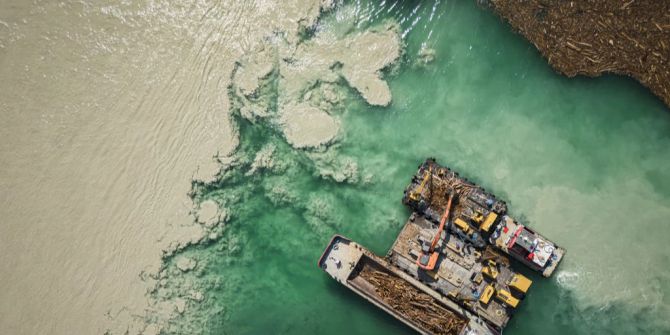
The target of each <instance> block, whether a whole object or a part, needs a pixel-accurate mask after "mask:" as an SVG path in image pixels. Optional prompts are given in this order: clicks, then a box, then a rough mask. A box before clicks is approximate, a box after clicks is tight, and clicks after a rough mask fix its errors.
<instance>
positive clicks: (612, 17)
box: [488, 0, 670, 106]
mask: <svg viewBox="0 0 670 335" xmlns="http://www.w3.org/2000/svg"><path fill="white" fill-rule="evenodd" d="M488 2H489V4H490V6H491V8H493V9H494V10H495V11H496V12H497V13H498V14H499V15H500V16H502V17H503V18H504V19H505V20H507V21H508V22H509V23H510V24H511V25H512V26H513V27H514V28H515V29H516V30H517V31H519V32H520V33H521V34H522V35H523V36H525V37H526V38H527V39H528V40H530V41H531V42H532V43H533V44H534V45H535V46H536V47H537V49H538V50H540V52H541V53H542V55H543V56H544V57H545V58H547V60H548V61H549V64H551V66H553V67H554V69H556V70H557V71H559V72H561V73H563V74H565V75H567V76H569V77H573V76H575V75H578V74H580V75H587V76H598V75H600V74H601V73H604V72H610V73H616V74H624V75H629V76H631V77H633V78H635V79H637V80H638V81H640V82H641V83H642V84H643V85H645V86H647V87H648V88H649V89H651V90H652V92H654V93H655V94H656V95H658V96H659V97H660V98H661V99H662V100H663V101H664V102H665V103H666V105H668V106H670V1H665V0H582V1H577V0H575V1H556V0H525V1H505V0H489V1H488Z"/></svg>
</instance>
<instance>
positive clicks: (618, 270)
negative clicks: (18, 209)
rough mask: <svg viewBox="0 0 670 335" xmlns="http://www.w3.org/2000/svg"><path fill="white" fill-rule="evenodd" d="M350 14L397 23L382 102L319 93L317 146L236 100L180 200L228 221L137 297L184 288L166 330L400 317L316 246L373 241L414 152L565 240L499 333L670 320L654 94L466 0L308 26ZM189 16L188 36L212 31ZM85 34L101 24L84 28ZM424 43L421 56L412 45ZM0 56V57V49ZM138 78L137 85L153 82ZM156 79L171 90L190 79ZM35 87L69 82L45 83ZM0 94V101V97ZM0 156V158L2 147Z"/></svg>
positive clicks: (665, 201) (669, 122) (667, 212)
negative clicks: (249, 116) (226, 161)
mask: <svg viewBox="0 0 670 335" xmlns="http://www.w3.org/2000/svg"><path fill="white" fill-rule="evenodd" d="M215 12H216V11H215ZM194 15H195V14H194ZM352 19H353V20H354V22H356V25H355V29H353V30H354V31H356V30H363V29H366V28H367V27H370V26H376V25H379V24H382V23H384V22H387V20H389V19H391V20H396V21H397V22H398V23H400V25H401V34H402V35H403V37H404V40H405V42H406V50H405V55H404V57H403V60H402V61H401V63H400V64H399V65H398V66H397V67H394V68H393V69H392V70H391V71H388V73H386V78H387V79H388V80H389V84H390V88H391V92H392V94H393V103H392V105H391V106H390V107H386V108H384V107H371V106H369V105H368V104H366V103H365V102H364V101H363V100H362V99H361V97H360V96H359V95H358V93H357V92H355V91H354V90H350V91H349V93H348V95H347V98H346V99H345V100H344V101H343V102H342V104H341V105H342V106H343V108H342V110H334V111H332V113H333V114H335V115H336V117H338V118H340V120H341V130H340V135H339V142H338V143H337V144H336V145H334V146H332V147H331V148H330V149H328V150H327V151H326V152H313V151H306V150H296V149H294V148H293V147H291V146H290V145H289V144H288V143H287V142H286V140H285V138H284V135H283V133H282V131H281V129H279V128H278V127H277V126H276V125H275V124H273V123H271V122H265V121H263V120H261V121H258V122H254V123H252V122H249V121H247V120H246V119H244V118H243V117H241V116H240V115H239V113H234V120H233V124H238V125H239V133H240V146H239V148H238V152H237V154H236V157H237V158H238V159H237V161H236V162H235V163H233V164H232V165H231V166H230V167H229V168H228V169H227V170H226V171H225V172H224V173H223V174H222V175H221V177H220V178H218V179H217V180H216V181H213V182H201V183H197V184H196V185H195V186H194V188H195V189H194V194H195V195H194V200H195V202H196V203H200V202H201V201H204V200H213V201H216V202H217V203H218V204H220V205H221V207H222V208H225V209H226V211H227V213H228V215H229V218H228V221H227V223H226V228H225V230H224V232H223V236H222V237H221V238H219V239H218V240H215V241H211V242H209V243H206V244H202V245H197V246H194V247H190V248H187V249H186V250H185V251H184V252H183V253H182V254H180V255H179V256H177V258H176V259H172V260H170V261H169V264H168V267H167V270H166V273H167V277H166V279H164V280H163V283H162V286H160V288H159V289H158V290H157V291H155V292H154V293H153V294H152V299H155V300H158V301H163V300H166V301H169V300H172V299H175V298H180V299H184V301H185V302H186V308H185V311H184V313H183V316H182V317H180V318H177V319H174V320H172V321H171V322H170V323H169V325H168V327H167V328H166V332H168V333H206V334H221V333H225V334H267V333H273V334H275V333H282V334H306V333H319V334H341V333H352V334H404V333H409V329H407V328H406V327H405V326H403V325H402V324H400V323H399V322H397V321H395V320H394V319H392V318H390V317H388V316H387V315H386V314H384V313H383V312H381V311H379V310H377V309H376V308H374V307H372V306H371V305H370V304H368V303H366V302H365V301H363V300H362V299H360V298H359V297H358V296H355V295H354V294H352V293H351V292H349V291H347V290H346V289H344V288H343V287H341V286H340V285H339V284H337V283H336V282H335V281H333V280H331V279H329V278H328V277H327V276H326V275H325V274H323V273H322V272H321V271H320V270H319V269H318V268H317V267H316V260H317V259H318V257H319V255H320V254H321V252H322V250H323V247H324V246H325V244H326V243H327V241H328V240H329V238H330V236H331V235H332V234H334V233H341V234H344V235H346V236H348V237H350V238H352V239H354V240H356V241H358V242H359V243H361V244H363V245H365V246H367V247H369V248H370V249H372V250H373V251H375V252H377V253H378V254H384V253H385V252H386V250H387V248H388V247H389V246H390V244H391V243H392V241H393V240H394V239H395V236H396V234H397V233H398V231H399V229H400V227H401V225H402V223H403V222H404V220H405V219H406V217H407V216H408V215H409V213H408V211H407V210H406V209H405V208H404V207H403V206H402V205H401V204H400V197H401V195H402V190H403V188H404V187H405V185H406V183H407V182H408V181H409V177H410V176H411V174H412V173H413V172H414V171H415V169H416V166H417V165H418V164H419V163H420V162H421V161H422V160H423V159H425V158H426V157H427V156H435V157H437V159H438V161H440V162H442V163H444V164H448V165H449V166H452V167H454V168H456V169H458V170H459V171H461V173H462V174H463V175H467V176H468V177H470V178H471V179H473V180H476V181H477V182H478V183H480V184H482V185H484V186H485V187H486V188H487V189H488V190H491V191H492V192H494V193H495V194H497V195H499V196H501V197H503V198H506V199H507V200H508V203H509V204H510V210H511V211H512V212H513V213H514V214H515V215H516V216H517V217H522V218H523V219H524V220H525V221H527V222H528V223H529V224H530V225H531V227H534V228H537V229H538V230H539V231H541V232H542V233H543V234H545V235H546V236H548V237H550V238H551V239H553V240H555V241H556V242H557V243H559V244H561V245H562V246H564V247H565V248H566V249H567V250H568V254H567V256H566V258H565V260H564V262H563V263H562V264H561V267H560V268H559V271H558V272H557V273H556V274H555V275H554V277H553V278H551V279H540V278H537V277H533V279H534V280H535V282H534V287H533V289H532V291H531V292H530V293H529V295H528V296H527V298H526V299H525V300H524V302H523V304H522V306H521V307H520V310H519V311H518V314H517V315H516V317H515V318H514V319H513V320H512V321H511V323H510V325H509V327H508V328H507V329H506V332H505V333H506V334H536V333H540V332H541V333H543V334H544V333H546V334H566V333H575V334H612V333H617V334H630V333H651V334H653V333H658V334H664V333H668V332H670V321H668V319H667V317H666V316H667V315H670V307H669V306H670V284H669V283H670V248H668V247H667V243H666V237H667V236H668V235H669V234H670V227H669V226H668V220H667V218H668V217H670V169H668V168H667V167H668V165H669V164H670V152H668V150H667V148H669V147H670V113H668V110H667V108H665V107H664V106H663V105H662V104H661V103H660V102H659V101H658V99H656V98H654V97H653V96H652V95H651V94H650V93H648V92H647V91H646V90H644V89H643V88H641V87H640V86H639V85H638V84H636V83H634V82H633V81H632V80H628V79H625V78H618V77H604V78H599V79H584V78H577V79H566V78H563V77H560V76H558V75H556V74H554V73H553V72H552V71H551V69H550V68H549V67H548V65H547V64H546V62H545V61H544V60H543V59H541V57H540V56H539V55H538V53H537V52H536V50H535V49H534V48H533V47H532V46H531V45H529V44H528V43H527V42H526V41H524V40H523V39H522V38H521V37H519V36H517V35H514V34H513V33H512V32H511V31H510V29H509V27H508V26H506V25H504V24H503V23H501V22H500V20H499V19H498V18H497V17H495V16H494V15H493V14H492V13H490V12H487V11H485V10H482V9H481V8H478V7H477V6H476V5H475V4H474V3H473V2H470V1H460V2H456V1H428V2H419V1H407V2H402V3H400V2H399V3H396V2H391V1H386V2H381V3H377V2H372V1H357V2H351V3H347V4H345V5H344V6H343V7H341V8H340V9H339V10H337V11H335V12H334V13H332V14H328V15H327V16H326V17H324V18H323V21H322V24H321V25H320V28H319V29H321V30H327V31H333V32H336V33H337V34H347V33H351V32H352V29H351V26H350V25H349V23H350V22H351V21H352ZM61 24H64V23H61ZM233 27H234V25H230V26H226V27H221V29H222V30H221V31H220V33H221V34H222V35H225V32H226V29H234V28H233ZM178 31H182V30H179V29H177V30H176V31H175V32H172V31H162V32H161V33H160V36H159V37H157V38H154V37H149V36H138V37H137V38H139V39H146V40H147V41H156V40H157V41H159V42H155V43H158V45H159V46H161V45H162V46H163V48H164V49H160V48H154V47H155V45H154V44H152V43H148V45H147V47H146V49H142V50H143V51H142V52H143V53H146V54H148V55H156V56H160V55H165V57H169V56H168V53H167V50H171V49H170V47H171V46H172V45H173V42H175V43H176V41H182V40H181V39H180V38H183V36H182V35H178V34H176V32H178ZM188 31H190V30H188ZM192 33H193V35H192V37H193V38H194V40H195V41H202V40H203V38H204V36H203V35H201V34H205V35H206V36H210V35H207V34H206V33H205V32H203V31H198V30H195V31H192ZM173 34H176V35H174V36H173ZM163 35H165V36H163ZM91 36H105V35H104V34H103V33H102V32H96V31H95V30H92V31H91ZM179 36H181V37H179ZM189 36H191V35H189ZM205 40H206V39H205ZM227 42H228V43H233V42H231V41H227ZM152 49H154V50H156V51H155V53H154V52H151V50H152ZM160 50H164V51H165V52H166V54H164V53H162V52H160ZM433 51H434V58H435V59H434V61H432V62H428V61H429V60H430V58H432V56H433ZM0 52H2V49H0ZM130 52H139V51H130ZM207 54H209V53H207ZM213 54H216V53H213ZM1 55H2V54H1V53H0V56H1ZM3 59H4V60H5V62H4V63H3V66H4V64H8V63H9V62H8V61H6V59H8V58H6V57H5V58H0V60H3ZM192 61H193V62H195V63H199V62H198V61H195V60H193V59H190V58H184V60H183V61H182V62H183V64H184V66H185V67H186V69H189V66H194V65H193V64H192V63H191V62H192ZM73 63H76V64H78V62H77V61H73ZM122 63H123V59H119V60H115V61H110V64H109V66H110V67H111V68H113V67H114V65H117V66H120V64H122ZM205 64H209V63H208V62H205ZM45 66H49V65H45ZM122 68H124V67H122ZM131 70H132V69H129V71H131ZM156 70H157V71H159V69H156ZM200 70H201V71H200ZM200 70H198V71H190V70H188V71H187V70H184V71H183V72H181V71H180V72H177V73H182V75H184V76H189V78H190V76H194V77H195V79H193V81H194V82H196V83H199V82H201V81H199V79H202V77H201V76H206V74H209V73H214V72H216V71H214V72H212V70H207V69H202V68H200ZM15 71H20V69H16V70H15ZM175 71H176V70H175ZM113 72H114V71H111V70H110V73H113ZM131 72H132V71H131ZM159 73H160V71H159ZM149 74H150V73H145V72H139V73H136V74H134V75H132V78H135V80H137V81H140V80H142V79H140V78H144V77H145V76H147V75H149ZM168 77H169V76H168ZM35 80H36V81H37V77H36V79H35ZM133 82H135V81H130V83H131V84H132V83H133ZM210 82H211V81H207V83H210ZM214 82H216V80H215V81H214ZM35 85H37V84H35ZM149 86H151V85H149ZM114 87H116V86H114ZM152 87H153V86H151V87H147V88H146V89H148V90H153V89H156V90H157V89H158V88H152ZM159 87H160V86H159ZM169 87H172V86H169ZM169 87H167V88H166V89H167V90H168V91H169V92H173V93H174V94H187V93H188V92H191V91H190V90H188V89H187V88H184V87H181V86H177V87H175V88H173V90H174V91H170V88H169ZM205 87H210V86H207V85H205ZM343 87H345V86H344V85H343ZM218 88H219V87H218V86H217V85H214V86H212V87H211V90H205V91H198V92H201V93H199V94H198V95H197V97H196V96H194V97H193V100H192V101H193V102H194V104H195V106H200V107H202V108H206V107H207V106H209V105H210V104H209V103H205V102H207V101H210V99H215V96H217V94H219V93H218V92H219V91H218ZM80 89H81V90H85V88H83V87H82V88H80ZM134 91H135V90H129V91H125V90H119V91H116V93H115V94H116V95H111V97H110V98H108V99H103V100H100V101H99V102H98V104H100V105H101V107H95V106H98V105H93V107H94V108H100V109H102V110H108V108H110V106H111V107H114V106H125V104H120V105H117V104H116V102H117V101H118V100H119V99H128V100H131V101H137V104H138V105H142V104H146V103H149V102H147V101H146V100H147V99H145V98H142V97H137V100H135V98H133V97H134V93H132V92H134ZM38 92H39V90H38ZM270 93H271V94H277V92H276V91H275V92H270ZM194 94H195V93H194ZM149 96H150V97H154V98H153V99H155V100H150V101H154V104H157V105H159V106H164V107H166V108H167V107H169V106H171V105H172V104H171V103H170V102H169V101H163V100H162V99H161V98H160V97H165V95H161V94H158V93H152V94H149ZM167 96H172V94H168V95H167ZM24 99H28V96H25V95H24ZM60 99H62V100H60ZM175 99H176V100H177V101H180V99H177V98H175ZM3 100H5V101H11V97H9V96H6V97H5V96H4V95H3ZM39 101H40V103H41V104H48V103H49V102H53V101H62V104H63V105H64V104H66V103H67V101H69V100H68V98H67V94H65V95H59V94H56V93H53V94H52V95H50V96H48V97H44V98H43V99H42V100H39ZM203 101H205V102H203ZM196 102H197V103H196ZM4 106H12V105H11V104H8V103H7V102H0V107H4ZM5 108H6V109H8V108H7V107H5ZM194 108H195V107H194ZM112 110H113V109H112ZM140 110H141V109H140ZM3 113H4V112H3ZM59 115H60V114H58V113H53V116H52V117H56V118H57V117H58V116H59ZM189 115H190V114H189ZM88 117H89V118H90V119H91V120H92V121H91V122H94V123H96V122H104V121H100V119H99V117H101V116H96V115H91V116H88ZM113 119H114V117H113V115H108V116H105V117H104V119H103V120H105V121H107V120H113ZM110 122H113V121H110ZM161 124H162V123H160V122H157V123H156V126H160V125H161ZM200 126H202V127H204V128H201V127H200ZM8 127H9V128H12V126H11V125H10V126H8ZM3 128H5V126H3ZM141 129H142V127H141V126H140V125H138V131H139V130H141ZM203 129H205V130H204V131H203ZM68 131H72V130H68ZM181 131H183V132H186V133H187V134H200V133H201V132H205V133H206V132H207V127H206V124H202V123H198V122H194V123H189V125H188V126H186V127H185V128H184V130H181ZM2 135H3V136H2V138H3V139H5V138H14V137H12V136H11V135H12V134H10V133H9V132H8V133H7V134H5V133H3V134H2ZM96 136H104V134H96ZM25 137H26V138H29V136H28V135H25ZM166 141H168V140H167V139H166ZM194 141H197V138H196V139H195V140H194ZM3 145H5V146H7V147H8V148H9V146H13V145H19V143H17V142H5V143H4V144H3ZM64 145H66V143H65V144H64ZM168 148H169V146H168ZM91 150H93V149H91ZM165 150H166V151H165V155H169V154H170V150H168V149H165ZM7 151H10V149H7ZM2 152H6V151H5V148H4V147H3V151H2ZM122 152H123V151H122ZM259 152H262V153H264V154H265V155H266V158H267V153H271V159H257V160H255V158H256V157H257V156H259V155H258V153H259ZM117 154H118V155H117ZM124 155H125V153H118V152H116V154H115V151H113V152H112V153H111V156H109V157H107V156H105V159H109V161H116V160H127V157H126V156H124ZM261 158H262V157H261ZM2 159H3V166H4V165H5V162H4V159H13V156H9V158H7V157H3V158H2ZM72 159H76V156H75V157H73V158H72ZM174 159H175V160H177V161H180V160H188V159H191V157H189V156H188V155H185V154H184V155H179V156H178V157H175V158H174ZM30 162H31V160H29V159H28V158H25V164H29V163H30ZM254 162H256V163H254ZM259 162H262V164H259ZM101 164H102V163H101ZM10 166H13V167H15V168H17V169H18V168H19V167H18V165H10ZM40 166H41V165H40ZM44 166H45V167H44V169H47V168H48V167H49V165H48V164H47V163H44ZM180 166H181V165H180ZM184 166H186V167H188V166H190V165H184ZM252 166H253V167H252ZM166 169H168V168H166ZM91 173H95V172H91ZM170 176H171V178H172V179H168V180H171V181H174V180H175V179H174V178H178V177H179V176H176V175H170ZM103 179H104V178H103ZM68 180H69V179H68ZM73 180H77V179H76V178H74V179H73ZM151 180H152V181H151V183H154V184H161V183H164V182H161V181H160V178H158V177H153V179H151ZM187 181H188V182H190V180H187ZM49 185H50V186H51V187H52V188H57V187H63V186H60V185H51V184H49ZM91 187H94V188H95V187H96V186H95V185H92V186H91ZM67 189H68V188H64V190H67ZM105 189H106V188H105V187H102V188H101V190H102V191H103V192H104V190H105ZM62 192H66V191H62ZM22 199H23V200H25V199H29V196H28V195H26V196H25V197H24V198H22ZM25 201H28V200H25ZM117 206H123V205H122V204H119V205H117ZM137 210H142V209H141V208H138V209H137ZM159 210H160V208H159ZM45 215H46V214H45ZM46 239H47V238H45V240H46ZM40 241H41V240H40ZM182 256H186V257H190V258H193V259H195V260H197V262H198V265H197V266H196V267H195V269H194V270H191V271H190V272H186V273H184V272H182V271H180V270H178V269H177V268H176V267H175V264H174V263H175V262H176V260H177V259H178V258H179V257H182ZM200 293H202V301H200V302H197V300H201V297H200V296H199V294H200ZM152 317H157V316H151V315H150V316H149V318H152Z"/></svg>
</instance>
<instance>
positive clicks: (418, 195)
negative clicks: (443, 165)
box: [409, 166, 433, 201]
mask: <svg viewBox="0 0 670 335" xmlns="http://www.w3.org/2000/svg"><path fill="white" fill-rule="evenodd" d="M432 176H433V167H432V166H429V167H428V172H427V173H426V175H424V176H423V180H422V181H421V184H420V185H419V187H418V188H417V189H416V191H414V192H412V194H410V195H409V198H410V199H412V201H419V199H420V198H421V192H423V188H424V187H426V183H427V182H428V179H430V178H431V177H432Z"/></svg>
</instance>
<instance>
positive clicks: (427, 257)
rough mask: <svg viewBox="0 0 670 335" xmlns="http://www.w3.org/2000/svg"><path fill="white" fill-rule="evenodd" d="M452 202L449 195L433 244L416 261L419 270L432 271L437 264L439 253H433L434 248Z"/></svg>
mask: <svg viewBox="0 0 670 335" xmlns="http://www.w3.org/2000/svg"><path fill="white" fill-rule="evenodd" d="M452 200H454V194H453V193H449V200H448V201H447V208H446V209H445V210H444V214H442V219H440V226H439V228H438V229H437V233H436V234H435V237H434V238H433V242H432V243H431V244H430V247H429V248H428V250H421V254H420V255H419V257H418V258H417V259H416V265H418V266H419V267H420V268H422V269H424V270H426V271H432V270H433V269H435V264H437V258H438V256H439V255H440V253H439V252H437V251H435V246H436V245H437V242H438V241H439V240H440V237H442V232H443V231H444V225H445V224H446V223H447V220H448V219H449V211H450V210H451V202H452ZM422 249H423V248H422Z"/></svg>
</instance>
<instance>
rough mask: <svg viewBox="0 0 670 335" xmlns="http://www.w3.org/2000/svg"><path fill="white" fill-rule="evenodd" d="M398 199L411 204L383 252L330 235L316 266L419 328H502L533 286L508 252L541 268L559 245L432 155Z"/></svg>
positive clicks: (461, 334)
mask: <svg viewBox="0 0 670 335" xmlns="http://www.w3.org/2000/svg"><path fill="white" fill-rule="evenodd" d="M402 201H403V203H404V204H406V205H407V206H408V207H409V208H410V209H412V210H413V212H412V214H411V215H410V217H409V219H408V220H407V222H406V223H405V225H404V226H403V228H402V230H401V231H400V233H399V234H398V237H397V238H396V240H395V242H394V243H393V245H392V246H391V248H390V249H389V251H388V253H387V255H386V257H385V258H381V257H379V256H377V255H374V254H373V253H371V252H370V251H368V250H366V249H365V248H363V247H362V246H360V245H359V244H357V243H355V242H352V241H351V240H349V239H347V238H345V237H342V236H340V235H335V236H334V237H333V239H332V240H331V241H330V243H329V244H328V246H327V247H326V250H325V251H324V253H323V255H322V256H321V258H320V259H319V263H318V265H319V267H320V268H322V269H323V270H324V271H325V272H326V273H328V274H329V275H330V276H331V277H333V278H334V279H335V280H337V281H338V282H340V283H341V284H342V285H344V286H346V287H348V288H349V289H351V290H352V291H354V292H355V293H357V294H358V295H360V296H362V297H363V298H365V299H366V300H368V301H369V302H371V303H373V304H374V305H376V306H377V307H379V308H381V309H382V310H384V311H386V312H387V313H389V314H390V315H392V316H394V317H395V318H397V319H398V320H400V321H402V322H404V323H405V324H407V325H408V326H409V327H411V328H412V329H414V330H416V331H417V332H419V333H421V334H458V335H465V334H468V335H470V334H480V335H481V334H484V335H486V334H501V333H502V330H503V329H504V328H505V326H506V325H507V323H508V322H509V320H510V318H511V317H512V315H513V314H514V312H515V311H516V309H517V308H518V306H519V304H520V303H521V302H522V301H523V299H524V297H525V296H526V294H527V293H528V291H529V289H530V287H531V285H532V281H531V280H530V279H528V278H527V277H525V276H524V275H522V274H521V273H518V272H517V271H515V270H514V269H513V268H512V264H511V260H510V258H514V259H516V260H518V261H520V262H521V263H523V264H524V265H526V266H527V267H528V268H530V269H532V270H534V271H536V272H538V273H540V274H542V275H543V276H545V277H549V276H550V275H551V274H552V273H553V272H554V270H555V269H556V267H557V266H558V263H559V262H560V261H561V259H562V258H563V255H564V254H565V250H564V249H563V248H561V247H559V246H557V245H556V244H555V243H553V242H552V241H550V240H548V239H547V238H545V237H544V236H542V235H540V234H539V233H537V232H535V231H534V230H532V229H530V228H528V227H526V226H525V225H523V224H521V223H519V222H517V221H516V220H514V219H513V218H512V217H511V216H509V215H508V214H507V204H506V203H505V202H504V201H502V200H500V199H497V198H496V197H495V196H494V195H493V194H491V193H488V192H486V191H485V190H484V189H483V188H481V187H479V186H477V185H476V184H474V183H472V182H470V181H468V180H467V179H465V178H462V177H460V176H459V175H458V173H456V172H454V171H452V170H451V169H449V168H447V167H443V166H440V165H438V164H437V163H436V162H435V160H433V159H428V160H426V161H425V162H424V163H423V164H421V165H420V166H419V170H418V172H417V173H416V175H414V176H413V178H412V181H411V182H410V184H409V186H408V187H407V188H406V189H405V192H404V196H403V200H402Z"/></svg>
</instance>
